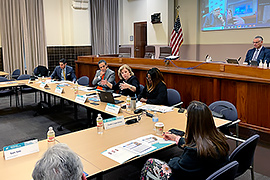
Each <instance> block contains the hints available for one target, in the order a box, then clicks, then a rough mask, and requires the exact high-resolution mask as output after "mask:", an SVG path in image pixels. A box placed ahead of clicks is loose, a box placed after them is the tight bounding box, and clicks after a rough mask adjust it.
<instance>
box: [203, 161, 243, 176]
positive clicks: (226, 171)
mask: <svg viewBox="0 0 270 180" xmlns="http://www.w3.org/2000/svg"><path fill="white" fill-rule="evenodd" d="M238 166H239V163H238V162H237V161H232V162H230V163H229V164H226V165H225V166H223V167H222V168H220V169H219V170H217V171H216V172H214V173H213V174H211V175H210V176H209V177H208V178H206V180H225V179H226V180H233V179H234V177H235V175H236V172H237V169H238Z"/></svg>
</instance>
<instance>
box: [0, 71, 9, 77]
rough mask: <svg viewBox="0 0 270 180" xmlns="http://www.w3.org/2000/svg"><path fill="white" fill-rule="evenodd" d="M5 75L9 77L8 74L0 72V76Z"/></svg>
mask: <svg viewBox="0 0 270 180" xmlns="http://www.w3.org/2000/svg"><path fill="white" fill-rule="evenodd" d="M7 75H9V73H7V72H4V71H0V76H7Z"/></svg>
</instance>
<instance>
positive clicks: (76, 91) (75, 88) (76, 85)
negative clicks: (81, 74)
mask: <svg viewBox="0 0 270 180" xmlns="http://www.w3.org/2000/svg"><path fill="white" fill-rule="evenodd" d="M74 92H75V94H76V95H77V94H78V82H77V81H76V83H75V87H74Z"/></svg>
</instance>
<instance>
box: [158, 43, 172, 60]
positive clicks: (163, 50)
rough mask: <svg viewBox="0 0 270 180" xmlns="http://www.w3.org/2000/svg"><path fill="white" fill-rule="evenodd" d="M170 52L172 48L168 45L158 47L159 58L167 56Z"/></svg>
mask: <svg viewBox="0 0 270 180" xmlns="http://www.w3.org/2000/svg"><path fill="white" fill-rule="evenodd" d="M171 54H172V48H171V47H169V46H166V47H160V55H159V59H164V58H165V57H168V56H170V55H171Z"/></svg>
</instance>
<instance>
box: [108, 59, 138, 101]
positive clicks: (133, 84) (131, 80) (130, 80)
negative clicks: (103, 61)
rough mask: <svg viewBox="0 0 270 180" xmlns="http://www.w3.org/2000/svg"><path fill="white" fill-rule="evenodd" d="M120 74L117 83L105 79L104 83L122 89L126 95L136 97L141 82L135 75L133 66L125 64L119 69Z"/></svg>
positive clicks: (111, 87) (114, 88)
mask: <svg viewBox="0 0 270 180" xmlns="http://www.w3.org/2000/svg"><path fill="white" fill-rule="evenodd" d="M118 76H119V78H120V81H119V82H118V83H116V84H115V85H113V84H111V83H110V82H108V81H106V80H104V83H105V84H106V85H107V86H108V87H109V88H110V89H113V90H115V91H116V90H120V91H119V93H120V94H122V95H124V96H128V95H129V96H130V97H135V96H137V95H138V94H139V92H140V83H139V80H138V79H137V78H136V76H134V73H133V72H132V70H131V68H130V67H129V66H128V65H127V64H124V65H122V66H121V67H120V68H119V69H118Z"/></svg>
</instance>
